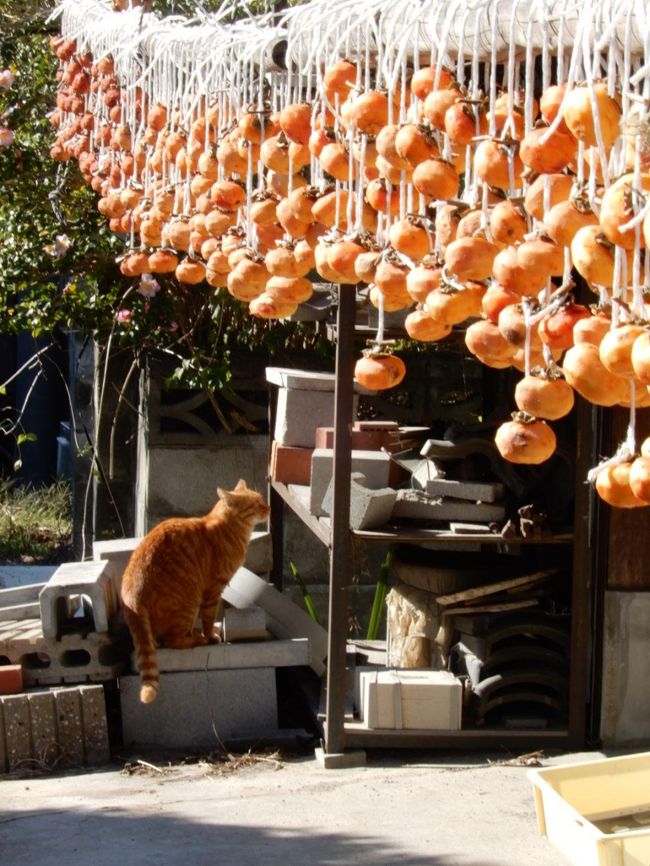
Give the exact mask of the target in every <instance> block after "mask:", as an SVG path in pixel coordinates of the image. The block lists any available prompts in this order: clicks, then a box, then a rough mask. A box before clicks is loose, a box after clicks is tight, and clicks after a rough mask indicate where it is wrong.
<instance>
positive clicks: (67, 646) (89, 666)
mask: <svg viewBox="0 0 650 866" xmlns="http://www.w3.org/2000/svg"><path fill="white" fill-rule="evenodd" d="M128 647H129V643H128V636H127V634H126V632H123V633H122V634H120V635H108V634H97V633H96V632H90V633H89V634H87V635H81V634H67V635H63V636H62V638H61V640H55V639H54V638H48V637H45V636H44V635H43V630H42V628H41V622H40V620H38V619H26V620H22V621H18V622H0V656H4V657H5V658H7V659H8V660H9V662H10V664H19V665H21V666H22V669H23V679H24V682H25V685H27V686H36V685H60V684H62V683H88V682H102V681H104V680H112V679H114V678H115V677H116V676H117V675H118V674H119V673H121V672H122V670H123V669H124V667H125V666H126V663H127V662H128Z"/></svg>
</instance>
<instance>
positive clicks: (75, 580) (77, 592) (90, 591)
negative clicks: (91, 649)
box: [39, 560, 118, 638]
mask: <svg viewBox="0 0 650 866" xmlns="http://www.w3.org/2000/svg"><path fill="white" fill-rule="evenodd" d="M111 574H112V568H111V565H110V563H109V562H108V561H106V560H99V561H92V560H91V561H88V562H66V563H65V564H64V565H61V566H59V568H57V570H56V571H55V573H54V574H53V576H52V577H51V578H50V580H49V581H48V582H47V583H46V585H45V586H44V587H43V589H42V590H41V592H40V595H39V601H40V605H41V622H42V624H43V634H44V635H45V636H46V637H55V638H56V637H59V636H60V635H61V634H62V631H63V630H64V629H65V628H66V627H73V626H74V623H72V622H71V620H72V616H73V614H74V612H75V609H73V606H74V605H73V599H75V598H76V597H79V596H81V597H85V598H88V599H89V602H90V607H91V608H92V618H93V622H94V629H93V631H96V632H107V631H108V630H109V626H110V623H111V620H112V618H113V616H114V615H115V613H116V612H117V610H118V596H117V592H116V588H115V584H114V583H113V581H112V580H111Z"/></svg>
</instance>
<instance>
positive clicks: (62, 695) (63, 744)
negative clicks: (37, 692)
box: [53, 689, 84, 767]
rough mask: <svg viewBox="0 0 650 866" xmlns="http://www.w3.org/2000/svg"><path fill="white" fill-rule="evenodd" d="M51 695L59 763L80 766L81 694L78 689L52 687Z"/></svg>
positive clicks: (81, 748) (82, 748)
mask: <svg viewBox="0 0 650 866" xmlns="http://www.w3.org/2000/svg"><path fill="white" fill-rule="evenodd" d="M53 695H54V703H55V705H56V718H57V734H58V744H59V748H60V749H61V763H62V764H63V765H64V766H68V767H81V766H83V763H84V745H83V718H82V716H81V695H80V694H79V690H78V689H54V690H53Z"/></svg>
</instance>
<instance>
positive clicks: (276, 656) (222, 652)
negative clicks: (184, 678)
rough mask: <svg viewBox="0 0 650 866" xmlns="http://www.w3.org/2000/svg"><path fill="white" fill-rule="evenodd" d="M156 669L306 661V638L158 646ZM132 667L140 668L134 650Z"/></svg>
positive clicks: (226, 667)
mask: <svg viewBox="0 0 650 866" xmlns="http://www.w3.org/2000/svg"><path fill="white" fill-rule="evenodd" d="M157 658H158V669H159V670H160V671H161V672H162V671H165V672H171V673H173V672H176V671H206V670H243V669H245V668H260V669H261V668H273V669H275V668H282V667H300V666H302V665H309V663H310V661H311V657H310V648H309V640H308V638H294V639H292V640H270V641H254V642H251V643H240V644H225V643H218V644H211V645H210V646H197V647H192V649H183V650H174V649H162V648H159V649H158V653H157ZM132 667H133V670H135V671H137V670H139V668H138V665H137V659H136V656H135V653H133V656H132Z"/></svg>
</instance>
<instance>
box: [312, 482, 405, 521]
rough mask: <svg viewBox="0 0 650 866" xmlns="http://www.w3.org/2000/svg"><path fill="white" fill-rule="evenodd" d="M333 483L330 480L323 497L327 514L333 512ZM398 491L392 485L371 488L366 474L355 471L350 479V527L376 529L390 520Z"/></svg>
mask: <svg viewBox="0 0 650 866" xmlns="http://www.w3.org/2000/svg"><path fill="white" fill-rule="evenodd" d="M333 487H334V485H333V483H332V482H331V481H330V483H329V486H328V488H327V492H326V493H325V496H324V497H323V502H322V505H321V507H322V509H323V511H324V512H325V514H331V513H332V499H333ZM396 497H397V492H396V491H395V490H393V488H392V487H384V488H382V489H381V490H369V489H368V488H367V487H366V486H365V476H364V475H362V474H361V473H360V472H353V473H352V478H351V481H350V528H351V529H376V528H378V527H379V526H384V525H385V524H386V523H388V521H389V520H390V517H391V514H392V513H393V506H394V505H395V499H396Z"/></svg>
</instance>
